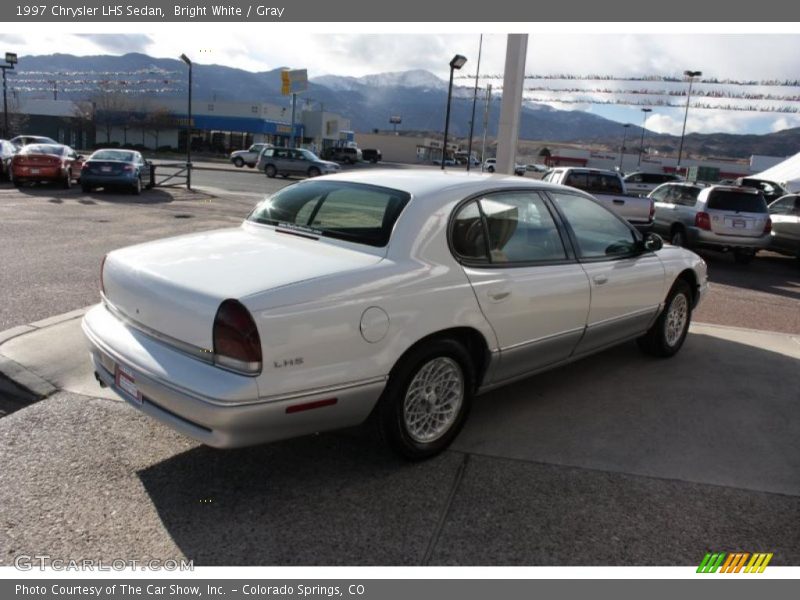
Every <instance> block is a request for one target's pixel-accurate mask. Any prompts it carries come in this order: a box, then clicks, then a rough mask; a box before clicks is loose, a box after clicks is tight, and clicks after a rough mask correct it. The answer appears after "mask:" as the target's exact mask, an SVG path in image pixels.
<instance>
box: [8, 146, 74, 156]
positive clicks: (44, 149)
mask: <svg viewBox="0 0 800 600" xmlns="http://www.w3.org/2000/svg"><path fill="white" fill-rule="evenodd" d="M65 149H66V148H65V147H64V146H57V145H54V144H28V145H27V146H23V147H22V150H20V151H19V153H20V154H52V155H53V156H61V155H62V154H64V150H65Z"/></svg>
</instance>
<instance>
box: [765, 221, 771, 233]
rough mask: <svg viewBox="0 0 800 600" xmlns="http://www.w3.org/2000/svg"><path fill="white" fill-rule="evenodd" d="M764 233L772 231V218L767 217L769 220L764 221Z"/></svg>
mask: <svg viewBox="0 0 800 600" xmlns="http://www.w3.org/2000/svg"><path fill="white" fill-rule="evenodd" d="M764 233H772V219H770V218H767V222H766V223H764Z"/></svg>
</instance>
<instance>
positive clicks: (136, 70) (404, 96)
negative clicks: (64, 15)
mask: <svg viewBox="0 0 800 600" xmlns="http://www.w3.org/2000/svg"><path fill="white" fill-rule="evenodd" d="M281 70H282V68H281V67H279V68H276V69H272V70H270V71H263V72H258V73H254V72H250V71H245V70H242V69H237V68H234V67H227V66H221V65H201V64H195V65H194V67H193V86H192V88H193V93H194V97H195V98H196V99H197V100H204V101H205V100H208V101H213V100H219V101H222V100H231V101H236V100H239V101H250V100H255V101H260V102H269V103H273V104H279V105H286V104H287V103H288V98H287V97H286V96H283V95H281ZM16 78H17V81H19V83H20V84H22V83H23V82H27V85H28V86H29V87H34V88H38V89H39V90H41V91H39V92H29V94H36V93H38V95H39V97H47V94H48V92H44V91H43V90H46V89H49V86H52V81H53V80H56V81H58V83H57V84H56V85H57V86H59V87H60V88H61V91H60V93H59V96H60V97H61V98H64V97H67V98H71V99H85V98H86V97H88V96H89V95H90V94H91V93H92V89H93V87H94V89H96V88H97V87H98V86H106V87H110V86H114V87H116V88H118V89H122V90H126V91H129V92H132V93H136V92H137V89H139V88H140V89H142V90H147V89H149V90H151V91H143V92H140V93H145V94H148V95H151V96H154V97H155V99H156V100H157V98H158V97H159V96H161V97H165V96H166V97H182V96H185V94H186V89H187V68H186V65H185V64H184V63H183V62H181V61H180V60H177V59H166V58H153V57H150V56H147V55H145V54H139V53H131V54H125V55H122V56H110V55H101V56H73V55H69V54H51V55H42V56H22V57H20V60H19V63H18V65H17V69H16ZM9 79H10V82H9V87H10V88H11V89H12V90H13V89H14V83H15V82H14V79H13V78H9ZM37 81H38V82H39V83H40V84H41V85H36V82H37ZM31 82H34V83H33V85H31ZM77 82H81V83H80V84H78V83H77ZM159 83H160V86H161V87H160V89H158V90H157V91H156V88H159ZM447 88H448V82H447V81H444V80H442V79H440V78H438V77H437V76H436V75H434V74H432V73H430V72H428V71H424V70H410V71H403V72H394V73H380V74H375V75H366V76H363V77H346V76H338V75H323V76H320V77H316V78H313V79H311V80H310V81H309V84H308V90H307V91H306V92H304V93H302V94H300V95H299V96H298V102H299V103H300V105H301V106H302V105H303V104H304V103H306V104H309V105H311V106H313V107H315V108H319V106H320V105H322V106H324V108H325V110H328V111H331V112H335V113H339V114H341V115H343V116H345V117H347V118H348V119H350V122H351V126H352V128H353V129H354V130H355V131H372V130H373V129H381V130H386V129H390V128H391V125H390V124H389V117H390V116H392V115H399V116H401V117H402V124H401V125H400V128H401V129H402V130H414V131H425V132H434V133H439V132H441V131H442V129H443V123H444V112H445V105H446V101H447ZM24 89H25V88H24V86H23V85H20V90H22V91H23V92H24ZM472 96H473V90H472V88H470V87H468V86H456V87H455V88H454V91H453V102H452V110H451V117H450V131H451V132H452V135H454V136H458V137H464V136H467V135H468V134H469V123H470V119H471V115H472V107H473V102H472ZM483 111H484V101H483V99H482V98H478V102H477V106H476V110H475V123H476V126H475V135H480V134H481V133H482V123H483ZM499 113H500V102H499V96H498V95H495V96H494V98H493V101H492V102H491V106H490V110H489V127H488V134H489V136H494V135H496V131H497V123H498V120H499ZM622 132H623V128H622V126H621V124H620V123H618V122H616V121H612V120H609V119H605V118H603V117H600V116H598V115H594V114H591V113H586V112H582V111H577V110H575V111H568V110H558V109H555V108H552V107H549V106H546V105H542V104H535V103H525V104H524V105H523V108H522V115H521V120H520V132H519V137H520V138H521V139H529V140H546V141H548V142H556V143H557V142H569V143H577V144H581V143H583V144H587V145H593V146H604V147H606V148H607V149H611V150H617V149H619V147H620V145H621V144H622ZM627 136H628V142H627V146H628V148H629V150H630V149H631V148H632V147H633V146H634V145H635V141H636V140H638V139H639V138H640V136H641V128H640V127H637V126H635V125H631V127H630V128H629V129H628V133H627ZM646 137H647V144H646V145H648V146H650V147H652V148H657V149H658V150H659V151H661V152H665V153H670V152H677V147H678V142H679V138H678V137H677V136H671V135H662V134H654V133H653V132H650V131H648V132H646ZM799 150H800V128H795V129H787V130H783V131H779V132H777V133H771V134H766V135H734V134H721V133H720V134H718V133H713V134H690V135H688V136H686V139H685V142H684V151H685V152H690V153H692V154H700V155H704V156H717V157H721V156H726V157H731V158H745V157H748V156H750V155H751V154H768V155H772V156H787V155H791V154H794V153H796V152H798V151H799Z"/></svg>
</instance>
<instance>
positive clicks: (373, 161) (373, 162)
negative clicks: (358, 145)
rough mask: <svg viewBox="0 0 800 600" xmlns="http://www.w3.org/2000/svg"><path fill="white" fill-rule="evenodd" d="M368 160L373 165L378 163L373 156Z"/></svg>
mask: <svg viewBox="0 0 800 600" xmlns="http://www.w3.org/2000/svg"><path fill="white" fill-rule="evenodd" d="M369 162H371V163H372V164H373V165H377V164H378V159H377V158H373V159H372V160H370V161H369Z"/></svg>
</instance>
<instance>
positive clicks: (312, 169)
mask: <svg viewBox="0 0 800 600" xmlns="http://www.w3.org/2000/svg"><path fill="white" fill-rule="evenodd" d="M320 174H321V173H320V170H319V169H318V168H317V167H309V168H308V176H309V177H319V176H320Z"/></svg>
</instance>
